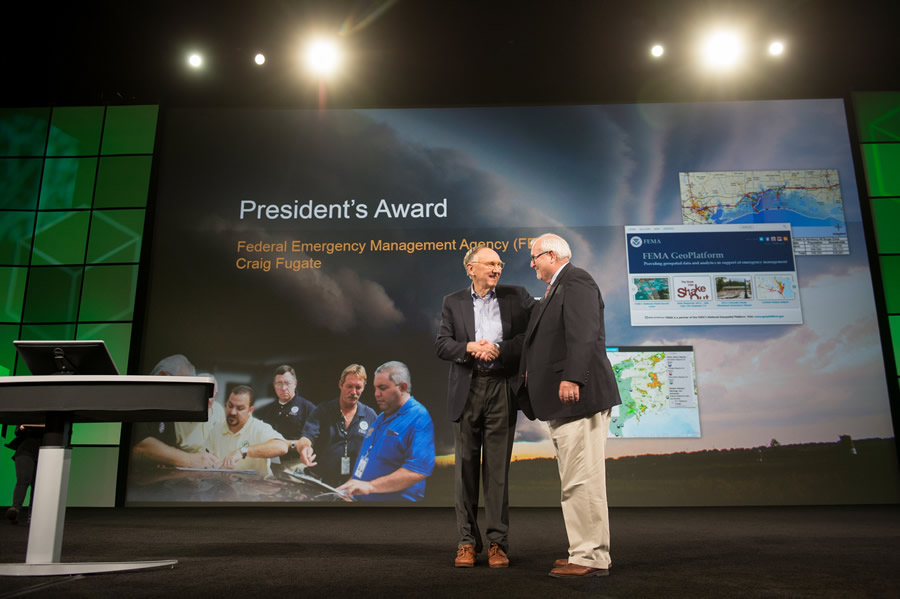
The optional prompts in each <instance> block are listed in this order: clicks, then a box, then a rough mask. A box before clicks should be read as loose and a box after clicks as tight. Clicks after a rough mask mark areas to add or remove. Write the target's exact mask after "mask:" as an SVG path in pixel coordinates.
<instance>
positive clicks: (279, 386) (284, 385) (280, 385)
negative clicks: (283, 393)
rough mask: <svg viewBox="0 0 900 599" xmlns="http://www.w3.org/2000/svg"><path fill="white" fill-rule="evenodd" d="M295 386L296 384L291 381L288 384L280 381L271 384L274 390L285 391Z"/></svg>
mask: <svg viewBox="0 0 900 599" xmlns="http://www.w3.org/2000/svg"><path fill="white" fill-rule="evenodd" d="M295 384H297V383H296V381H291V382H289V383H282V382H281V381H278V382H277V383H272V386H273V387H275V388H276V389H287V388H288V387H290V386H291V385H295Z"/></svg>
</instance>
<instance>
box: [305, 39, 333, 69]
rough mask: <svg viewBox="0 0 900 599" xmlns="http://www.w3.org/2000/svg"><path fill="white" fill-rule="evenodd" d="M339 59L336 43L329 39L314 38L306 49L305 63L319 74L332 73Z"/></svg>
mask: <svg viewBox="0 0 900 599" xmlns="http://www.w3.org/2000/svg"><path fill="white" fill-rule="evenodd" d="M339 60H340V56H339V52H338V48H337V45H335V43H334V42H332V41H330V40H324V39H318V40H315V41H313V42H312V43H311V44H310V45H309V46H308V47H307V49H306V64H307V65H308V66H309V68H311V69H312V70H313V72H314V73H317V74H319V75H330V74H331V73H333V72H334V71H335V69H336V68H337V65H338V62H339Z"/></svg>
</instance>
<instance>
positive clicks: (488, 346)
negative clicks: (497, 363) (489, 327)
mask: <svg viewBox="0 0 900 599" xmlns="http://www.w3.org/2000/svg"><path fill="white" fill-rule="evenodd" d="M466 351H467V352H469V353H470V354H472V357H474V358H475V359H476V360H483V361H485V362H490V361H491V360H496V359H497V358H498V357H500V347H499V346H497V345H494V344H493V343H491V342H490V341H488V340H487V339H482V340H481V341H469V342H468V343H467V344H466Z"/></svg>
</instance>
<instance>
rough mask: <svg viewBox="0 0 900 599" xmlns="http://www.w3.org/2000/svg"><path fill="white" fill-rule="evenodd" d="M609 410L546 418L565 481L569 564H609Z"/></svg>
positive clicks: (596, 566)
mask: <svg viewBox="0 0 900 599" xmlns="http://www.w3.org/2000/svg"><path fill="white" fill-rule="evenodd" d="M609 416H610V411H609V410H604V411H602V412H597V413H596V414H593V415H591V416H587V417H581V418H561V419H555V420H550V421H548V423H547V424H549V425H550V438H551V439H553V445H554V447H555V448H556V459H557V463H558V465H559V479H560V482H561V483H562V495H561V502H562V512H563V520H564V521H565V523H566V534H567V535H568V537H569V562H571V563H574V564H578V565H579V566H586V567H589V568H609V565H610V563H611V561H610V557H609V511H608V508H607V503H606V435H607V433H608V431H609Z"/></svg>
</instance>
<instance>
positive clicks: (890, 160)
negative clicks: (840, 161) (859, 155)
mask: <svg viewBox="0 0 900 599" xmlns="http://www.w3.org/2000/svg"><path fill="white" fill-rule="evenodd" d="M862 150H863V164H864V166H865V169H866V182H867V183H868V186H869V195H870V196H872V197H879V196H900V144H866V145H863V146H862Z"/></svg>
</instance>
